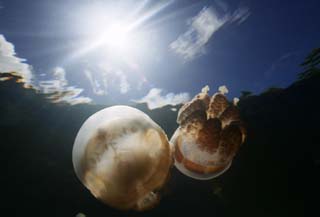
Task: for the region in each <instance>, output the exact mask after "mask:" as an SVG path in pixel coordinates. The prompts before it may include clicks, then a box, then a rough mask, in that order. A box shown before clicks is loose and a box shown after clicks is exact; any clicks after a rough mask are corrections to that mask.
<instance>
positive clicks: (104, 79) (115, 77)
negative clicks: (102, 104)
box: [84, 63, 131, 95]
mask: <svg viewBox="0 0 320 217" xmlns="http://www.w3.org/2000/svg"><path fill="white" fill-rule="evenodd" d="M84 73H85V75H86V77H87V78H88V80H89V82H90V85H91V87H92V92H93V93H94V94H96V95H107V94H108V92H109V90H110V89H114V90H118V91H119V92H120V93H121V94H126V93H127V92H128V91H129V90H130V89H131V85H130V83H129V82H128V79H127V76H126V74H125V73H124V72H123V71H121V70H117V69H115V68H114V67H112V66H111V65H110V64H106V63H103V64H99V65H98V69H95V70H90V69H86V70H85V71H84Z"/></svg>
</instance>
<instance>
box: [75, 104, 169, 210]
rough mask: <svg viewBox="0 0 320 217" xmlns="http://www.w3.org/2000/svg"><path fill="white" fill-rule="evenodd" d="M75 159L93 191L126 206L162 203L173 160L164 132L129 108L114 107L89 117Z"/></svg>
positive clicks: (120, 206) (141, 207)
mask: <svg viewBox="0 0 320 217" xmlns="http://www.w3.org/2000/svg"><path fill="white" fill-rule="evenodd" d="M72 160H73V166H74V169H75V173H76V175H77V176H78V178H79V179H80V181H81V182H82V183H83V184H84V185H85V186H86V187H87V188H88V189H89V190H90V192H91V193H92V194H93V195H94V196H95V197H96V198H98V199H99V200H101V201H103V202H104V203H106V204H108V205H110V206H112V207H114V208H118V209H122V210H128V209H134V210H145V209H148V208H151V207H153V206H154V205H155V204H157V202H158V201H159V193H158V191H159V189H160V188H161V187H162V186H163V185H164V184H165V183H166V181H167V178H168V174H169V170H170V167H171V164H172V157H171V151H170V145H169V142H168V139H167V136H166V134H165V133H164V132H163V130H162V129H161V128H160V127H159V126H158V125H157V124H156V123H155V122H154V121H152V120H151V118H150V117H149V116H147V115H146V114H145V113H143V112H141V111H139V110H137V109H135V108H132V107H128V106H113V107H109V108H106V109H103V110H101V111H99V112H97V113H95V114H93V115H92V116H91V117H89V118H88V119H87V120H86V121H85V123H84V124H83V125H82V127H81V128H80V130H79V132H78V134H77V137H76V139H75V143H74V147H73V152H72Z"/></svg>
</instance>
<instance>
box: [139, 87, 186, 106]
mask: <svg viewBox="0 0 320 217" xmlns="http://www.w3.org/2000/svg"><path fill="white" fill-rule="evenodd" d="M162 91H163V90H162V89H159V88H152V89H151V90H150V91H149V93H148V94H147V95H146V96H144V97H142V98H141V99H139V100H133V101H134V102H136V103H147V105H148V108H149V109H155V108H160V107H163V106H166V105H173V106H175V105H178V104H181V103H185V102H187V101H189V100H190V96H189V94H188V93H178V94H174V93H168V94H166V95H162Z"/></svg>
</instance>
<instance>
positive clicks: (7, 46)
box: [0, 34, 33, 85]
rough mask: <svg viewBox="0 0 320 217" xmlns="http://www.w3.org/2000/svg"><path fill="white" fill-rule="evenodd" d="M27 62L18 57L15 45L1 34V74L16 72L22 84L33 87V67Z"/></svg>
mask: <svg viewBox="0 0 320 217" xmlns="http://www.w3.org/2000/svg"><path fill="white" fill-rule="evenodd" d="M25 61H26V60H25V59H22V58H19V57H17V56H16V52H15V48H14V45H13V44H12V43H10V42H8V41H7V40H6V38H5V37H4V36H3V35H1V34H0V73H6V72H9V73H10V72H15V73H16V74H17V75H19V76H21V77H22V80H21V82H25V84H27V85H31V82H32V79H33V73H32V67H31V66H30V65H28V64H27V63H24V62H25Z"/></svg>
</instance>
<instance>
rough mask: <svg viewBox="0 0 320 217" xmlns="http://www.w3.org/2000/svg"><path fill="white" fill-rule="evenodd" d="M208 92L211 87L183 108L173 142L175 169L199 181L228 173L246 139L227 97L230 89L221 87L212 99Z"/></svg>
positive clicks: (238, 115) (233, 106)
mask: <svg viewBox="0 0 320 217" xmlns="http://www.w3.org/2000/svg"><path fill="white" fill-rule="evenodd" d="M208 91H209V87H208V86H206V87H204V88H203V89H202V92H201V93H199V94H198V95H196V96H195V97H194V98H193V99H192V100H191V101H190V102H188V103H186V104H185V105H183V106H182V107H181V109H180V110H179V112H178V118H177V122H178V124H179V125H180V126H179V128H178V129H177V130H176V131H175V133H174V135H173V136H172V138H171V140H170V143H171V144H172V150H173V155H174V159H175V166H176V168H177V169H178V170H180V172H182V173H183V174H185V175H187V176H189V177H192V178H194V179H200V180H206V179H212V178H215V177H217V176H219V175H221V174H222V173H224V172H225V171H226V170H228V169H229V168H230V166H231V164H232V160H233V158H234V156H235V155H236V152H237V151H238V149H239V146H240V145H241V144H242V143H243V142H244V140H245V136H246V131H245V127H244V125H243V123H242V121H241V120H240V114H239V111H238V109H237V107H236V105H234V104H233V103H229V102H228V100H227V98H226V97H225V94H226V93H227V92H228V91H227V88H226V87H225V86H222V87H220V88H219V92H218V93H216V94H214V95H213V96H212V97H210V96H209V95H208Z"/></svg>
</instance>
